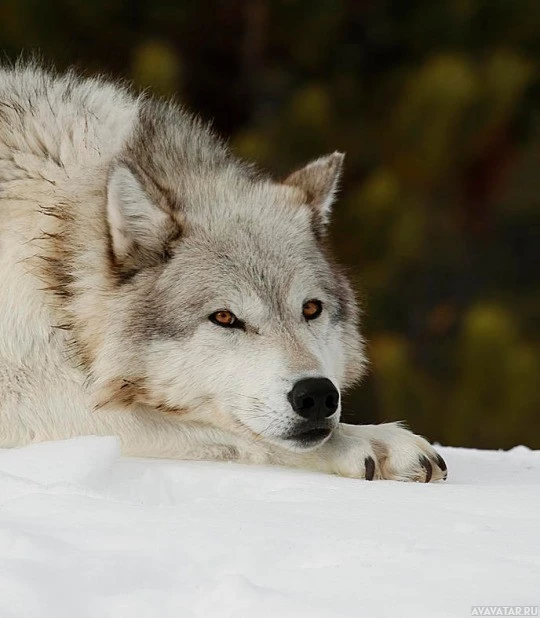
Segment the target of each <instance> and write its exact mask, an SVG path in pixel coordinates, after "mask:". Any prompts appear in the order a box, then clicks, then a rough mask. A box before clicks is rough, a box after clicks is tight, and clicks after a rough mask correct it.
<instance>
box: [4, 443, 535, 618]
mask: <svg viewBox="0 0 540 618" xmlns="http://www.w3.org/2000/svg"><path fill="white" fill-rule="evenodd" d="M440 451H441V453H442V455H443V456H444V458H445V459H446V461H447V463H448V467H449V471H450V477H449V480H448V481H447V482H446V483H438V484H430V485H424V484H404V483H397V482H391V481H384V482H383V481H376V482H371V483H370V482H365V481H354V480H348V479H341V478H336V477H331V476H324V475H320V474H315V473H307V472H299V471H294V470H285V469H276V468H263V467H248V466H240V465H236V464H215V463H192V462H176V461H157V460H135V459H125V458H121V457H120V456H119V453H118V446H117V443H116V441H115V439H113V438H94V437H88V438H80V439H76V440H68V441H64V442H54V443H44V444H36V445H32V446H29V447H26V448H22V449H18V450H12V451H6V450H0V616H1V617H2V618H11V617H15V616H17V617H19V616H24V617H25V618H34V617H47V618H49V617H50V618H64V617H65V618H75V617H76V618H84V617H92V618H98V617H99V618H105V617H111V618H113V617H114V618H123V617H124V616H125V617H126V618H127V617H129V618H142V617H144V618H146V617H148V618H168V617H171V618H172V617H174V618H191V617H200V618H213V617H219V618H227V617H234V618H244V617H245V618H267V617H268V618H270V617H272V618H274V617H279V618H282V617H284V618H287V617H291V618H292V617H294V618H297V617H299V618H301V617H309V618H319V617H329V618H339V617H351V618H352V617H354V618H359V617H361V618H363V617H366V618H373V617H378V616H380V617H384V618H392V617H396V618H406V617H409V616H411V617H415V618H418V617H423V616H425V617H428V616H429V618H444V617H445V616H460V617H464V616H469V615H470V613H471V606H473V605H474V606H478V605H535V606H536V605H539V604H540V517H539V511H540V491H539V489H540V487H539V485H540V452H539V451H536V452H535V451H529V450H527V449H526V448H524V447H517V448H515V449H513V450H512V451H510V452H491V451H472V450H465V449H451V448H443V449H440Z"/></svg>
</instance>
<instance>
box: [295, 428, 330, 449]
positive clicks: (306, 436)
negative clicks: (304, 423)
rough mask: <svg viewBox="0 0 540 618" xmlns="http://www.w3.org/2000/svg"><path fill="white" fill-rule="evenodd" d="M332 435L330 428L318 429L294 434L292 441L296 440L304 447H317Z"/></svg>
mask: <svg viewBox="0 0 540 618" xmlns="http://www.w3.org/2000/svg"><path fill="white" fill-rule="evenodd" d="M331 433H332V430H331V429H330V427H316V428H314V429H307V430H306V431H299V432H297V433H294V434H293V435H292V436H291V437H290V439H292V440H294V441H295V442H297V443H298V444H300V445H302V446H315V445H316V444H318V443H320V442H322V441H323V440H326V438H328V437H329V436H330V434H331Z"/></svg>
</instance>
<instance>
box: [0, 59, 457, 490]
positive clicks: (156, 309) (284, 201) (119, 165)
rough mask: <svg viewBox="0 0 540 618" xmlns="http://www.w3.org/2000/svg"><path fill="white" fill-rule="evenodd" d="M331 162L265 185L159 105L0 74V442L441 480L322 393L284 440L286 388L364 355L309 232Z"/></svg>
mask: <svg viewBox="0 0 540 618" xmlns="http://www.w3.org/2000/svg"><path fill="white" fill-rule="evenodd" d="M342 159H343V157H342V155H340V154H338V153H335V154H334V155H329V156H327V157H323V158H321V159H318V160H316V161H314V162H313V163H311V164H309V165H308V166H306V167H305V168H303V169H302V170H299V171H297V172H294V173H293V174H291V176H289V178H287V179H285V180H284V181H283V182H281V183H280V182H275V181H273V180H271V179H270V178H268V177H266V176H264V175H261V174H259V173H256V172H254V171H253V169H252V167H251V166H249V165H247V164H245V163H243V162H241V161H239V160H238V159H236V158H235V157H234V156H232V155H231V154H230V153H229V151H228V150H227V148H226V147H225V146H224V144H222V143H221V142H220V141H219V140H218V139H217V138H216V137H215V136H214V135H213V134H212V133H211V132H210V130H209V129H208V128H207V127H206V126H204V125H202V124H201V123H200V122H199V121H197V120H196V119H194V118H193V117H191V116H190V115H188V114H187V113H186V112H185V111H183V110H182V109H180V108H179V107H177V106H176V105H175V104H173V103H166V102H161V101H155V100H153V99H150V98H145V97H137V96H135V95H133V94H132V93H131V92H130V91H129V90H128V89H126V88H125V87H123V86H120V85H118V84H113V83H110V82H107V81H105V80H101V79H81V78H79V77H78V76H76V75H75V74H72V73H69V74H67V75H63V76H57V75H55V74H53V73H51V72H48V71H44V70H42V69H41V68H39V67H37V66H35V65H17V66H15V67H8V68H5V69H3V70H1V69H0V278H1V285H0V446H4V447H6V446H17V445H22V444H26V443H28V442H32V441H41V440H52V439H61V438H67V437H71V436H76V435H84V434H98V435H100V434H101V435H105V434H114V435H117V436H118V437H119V438H120V441H121V444H122V447H123V450H124V452H125V453H127V454H131V455H144V456H153V457H176V458H181V459H216V460H229V459H230V460H237V461H242V462H258V463H275V464H280V465H287V466H296V467H305V468H311V469H316V470H323V471H327V472H330V473H336V474H341V475H344V476H351V477H360V478H362V477H364V476H366V475H367V476H368V477H369V478H371V477H375V478H390V479H400V480H426V478H427V477H431V474H430V473H429V470H430V469H431V470H432V471H433V475H432V478H435V479H437V478H443V477H444V476H445V473H444V470H443V468H444V464H443V463H442V460H440V458H439V457H438V455H437V454H436V453H435V452H434V451H433V449H432V448H431V447H430V445H429V444H428V443H427V442H426V441H425V440H424V439H423V438H420V437H418V436H415V435H413V434H412V433H410V432H409V431H407V430H405V429H403V428H402V427H401V426H399V425H395V424H391V425H380V426H358V427H355V426H349V425H343V424H339V415H340V409H339V408H338V410H337V411H336V413H335V414H333V415H332V416H331V417H330V418H329V419H328V421H327V424H328V427H329V429H331V430H332V432H331V435H330V436H329V437H328V438H327V439H326V440H321V442H320V443H318V444H312V445H311V446H310V447H309V448H308V447H307V446H306V445H303V444H301V443H300V442H299V441H298V440H297V439H296V438H295V435H296V434H295V432H296V428H298V427H300V426H301V424H302V423H304V425H305V422H304V419H302V418H301V417H300V416H299V415H298V414H296V413H295V412H294V411H293V409H292V407H291V405H290V403H289V401H288V398H287V393H288V392H289V391H290V390H291V388H292V386H293V384H294V383H295V382H296V381H298V380H300V379H303V378H306V377H319V376H320V377H327V378H329V379H330V380H331V381H332V382H333V383H334V385H335V386H336V387H337V388H338V389H339V390H340V391H343V389H345V388H347V387H348V386H350V385H351V384H352V383H353V382H354V381H355V380H356V379H358V378H359V377H360V376H361V374H362V372H363V369H364V366H365V362H366V361H365V357H364V351H363V346H362V341H361V338H360V336H359V334H358V329H357V308H356V305H355V301H354V297H353V293H352V291H351V288H350V285H349V283H348V281H347V279H346V277H345V276H344V274H343V273H342V271H341V270H340V269H339V268H338V267H337V266H336V264H335V263H334V261H333V260H332V258H331V257H330V254H329V251H328V247H327V246H326V243H325V239H324V237H325V231H326V225H327V222H328V217H329V213H330V207H331V202H332V199H333V194H334V191H335V189H336V185H337V183H338V180H339V174H340V170H341V165H342ZM310 299H317V300H319V301H321V302H322V307H323V311H322V313H321V315H320V317H319V318H317V319H316V320H313V321H309V322H308V321H306V320H305V319H304V316H303V314H302V307H303V304H304V303H305V302H306V301H308V300H310ZM219 310H228V311H231V312H233V313H234V314H235V315H236V316H237V317H238V319H239V320H241V323H242V325H243V328H223V327H220V326H219V325H216V324H215V323H212V322H211V321H210V320H209V316H210V315H212V314H213V313H214V312H216V311H219ZM426 462H427V463H426ZM439 466H440V467H439ZM427 480H429V478H427Z"/></svg>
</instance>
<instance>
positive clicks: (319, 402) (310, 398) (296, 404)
mask: <svg viewBox="0 0 540 618" xmlns="http://www.w3.org/2000/svg"><path fill="white" fill-rule="evenodd" d="M288 398H289V401H290V403H291V406H292V408H293V410H294V411H295V412H297V413H298V414H300V416H303V417H304V418H308V419H310V420H316V419H323V418H327V417H328V416H332V414H334V412H335V411H336V410H337V409H338V405H339V393H338V391H337V389H336V387H335V386H334V385H333V384H332V382H330V380H328V379H327V378H306V379H305V380H299V381H298V382H297V383H296V384H295V385H294V386H293V388H292V391H291V392H290V393H289V395H288Z"/></svg>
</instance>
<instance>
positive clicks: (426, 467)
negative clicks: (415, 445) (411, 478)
mask: <svg viewBox="0 0 540 618" xmlns="http://www.w3.org/2000/svg"><path fill="white" fill-rule="evenodd" d="M420 464H421V465H422V468H424V470H425V471H426V480H425V481H424V482H425V483H429V481H431V477H432V475H433V466H432V465H431V461H429V459H428V458H427V457H426V456H425V455H420Z"/></svg>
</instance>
